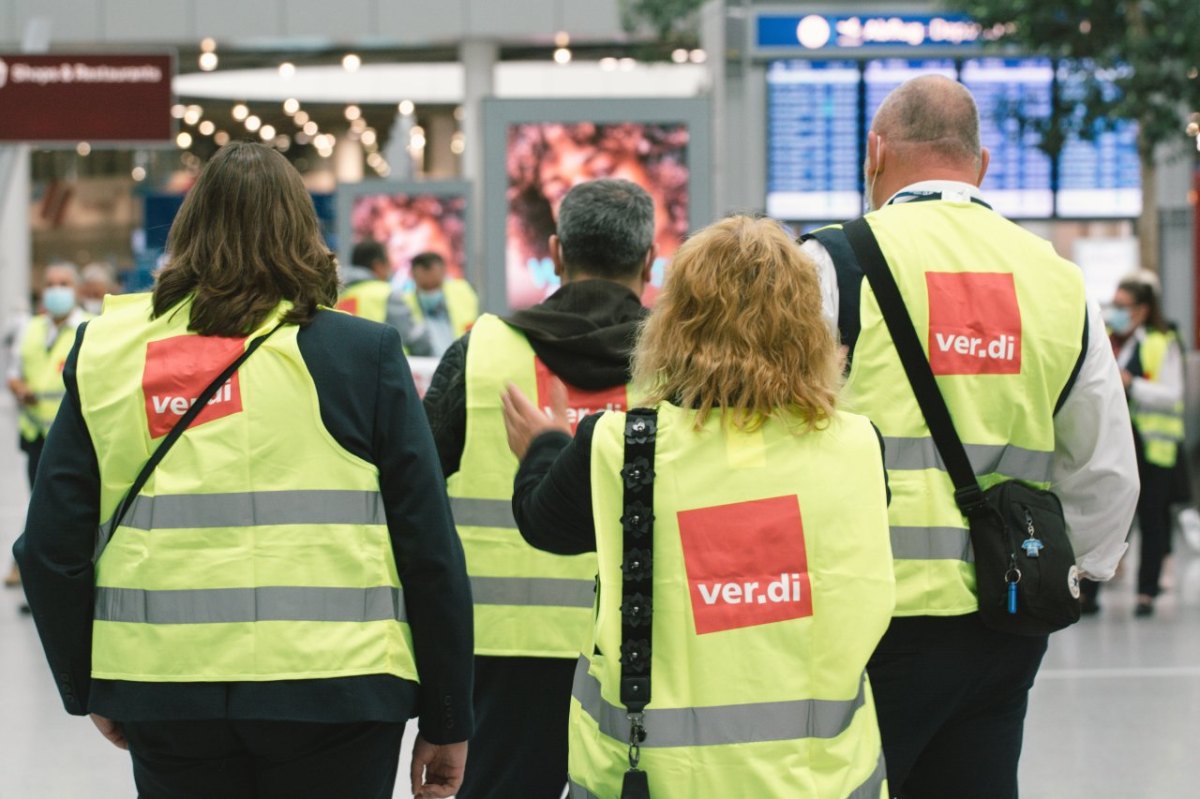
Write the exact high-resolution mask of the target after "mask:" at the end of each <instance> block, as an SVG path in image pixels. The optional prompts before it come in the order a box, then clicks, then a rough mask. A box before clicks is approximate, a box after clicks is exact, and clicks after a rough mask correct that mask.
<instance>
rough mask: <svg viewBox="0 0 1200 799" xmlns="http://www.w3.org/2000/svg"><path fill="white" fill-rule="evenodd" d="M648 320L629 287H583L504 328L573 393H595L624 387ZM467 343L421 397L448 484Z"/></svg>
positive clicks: (458, 445)
mask: <svg viewBox="0 0 1200 799" xmlns="http://www.w3.org/2000/svg"><path fill="white" fill-rule="evenodd" d="M647 313H648V312H647V310H646V309H645V308H644V307H643V306H642V304H641V302H640V301H639V300H638V297H637V295H635V294H634V293H633V292H632V291H630V290H629V289H628V288H627V287H625V286H622V285H620V284H618V283H614V282H612V281H609V280H581V281H579V282H574V283H568V284H567V285H565V286H563V287H562V288H560V289H559V290H558V291H556V292H554V294H552V295H550V297H548V298H547V299H546V300H545V302H542V303H541V304H539V305H535V306H533V307H532V308H529V309H527V310H524V311H517V312H516V313H514V314H512V315H511V316H508V317H505V319H504V321H505V322H507V323H508V324H509V325H512V326H513V327H515V328H517V329H518V330H520V331H521V332H523V333H524V334H525V337H526V338H527V339H529V343H530V345H531V346H532V347H533V350H534V352H536V353H537V356H538V357H539V358H541V359H542V362H543V363H545V364H546V366H548V367H549V368H550V371H552V372H554V374H556V375H558V376H559V377H560V378H562V379H563V380H564V381H566V382H567V383H570V384H571V385H573V386H576V387H578V388H582V389H585V390H588V391H599V390H601V389H605V388H611V387H613V386H617V385H622V384H625V383H628V382H629V366H630V355H631V353H632V351H633V345H634V342H635V341H636V338H637V329H638V325H639V324H641V321H642V319H644V318H645V316H646V314H647ZM470 337H471V334H470V333H467V334H466V335H464V336H463V337H462V338H460V339H459V340H458V341H456V342H454V344H452V345H451V346H450V349H448V350H447V351H446V354H445V355H444V356H442V362H441V363H440V364H439V365H438V368H437V372H435V373H434V376H433V381H432V383H431V384H430V387H429V391H428V393H426V395H425V413H426V415H427V416H428V417H429V424H430V426H431V427H432V428H433V439H434V443H435V444H436V445H437V451H438V456H439V457H440V458H441V461H442V471H443V473H444V474H445V475H446V476H447V477H449V476H450V475H452V474H454V473H455V472H457V471H458V469H459V461H460V460H461V458H462V451H463V445H464V443H465V441H466V434H467V374H466V367H467V347H469V346H470Z"/></svg>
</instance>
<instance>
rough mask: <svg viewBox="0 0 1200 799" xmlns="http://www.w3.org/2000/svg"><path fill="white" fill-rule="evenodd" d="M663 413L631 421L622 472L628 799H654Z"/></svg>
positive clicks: (638, 414) (632, 415) (644, 413)
mask: <svg viewBox="0 0 1200 799" xmlns="http://www.w3.org/2000/svg"><path fill="white" fill-rule="evenodd" d="M657 433H658V412H657V411H655V410H654V409H652V408H635V409H633V410H631V411H629V413H628V414H626V416H625V465H624V467H623V468H622V469H621V479H622V483H623V485H624V500H623V503H622V512H621V531H622V545H621V550H622V562H621V572H622V576H623V579H622V586H621V704H623V705H625V709H626V710H627V711H628V714H629V771H628V772H626V774H625V781H624V787H623V789H622V793H621V795H622V797H626V798H627V799H633V797H643V796H644V797H649V795H650V794H649V787H648V784H647V781H646V774H645V772H643V771H640V770H638V760H639V757H640V748H639V747H640V744H641V743H642V742H643V741H644V740H645V739H646V728H645V725H644V718H643V715H642V711H644V710H645V708H646V703H647V702H649V701H650V660H651V658H650V654H651V642H652V638H653V635H652V629H653V627H652V623H651V622H652V619H653V614H654V444H655V437H656V435H657Z"/></svg>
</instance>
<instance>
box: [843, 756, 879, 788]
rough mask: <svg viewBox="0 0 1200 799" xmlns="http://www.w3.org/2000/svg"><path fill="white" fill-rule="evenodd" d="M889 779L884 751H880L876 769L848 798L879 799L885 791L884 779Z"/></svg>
mask: <svg viewBox="0 0 1200 799" xmlns="http://www.w3.org/2000/svg"><path fill="white" fill-rule="evenodd" d="M886 779H887V763H886V762H885V761H884V759H883V752H880V753H879V760H878V761H877V762H876V763H875V770H874V771H872V772H871V776H870V777H867V781H866V782H864V783H863V784H862V785H860V786H858V787H857V788H855V789H854V790H853V791H851V792H850V795H849V796H847V797H846V799H879V796H880V794H881V793H882V791H883V781H884V780H886Z"/></svg>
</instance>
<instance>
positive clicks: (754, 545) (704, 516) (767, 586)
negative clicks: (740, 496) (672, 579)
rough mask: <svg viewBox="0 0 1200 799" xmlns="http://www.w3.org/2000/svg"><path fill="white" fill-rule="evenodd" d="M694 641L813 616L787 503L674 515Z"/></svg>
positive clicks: (792, 509)
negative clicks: (707, 634) (680, 546)
mask: <svg viewBox="0 0 1200 799" xmlns="http://www.w3.org/2000/svg"><path fill="white" fill-rule="evenodd" d="M678 518H679V534H680V538H681V539H682V541H683V561H684V565H685V567H686V568H687V578H688V590H689V591H690V593H691V598H692V615H693V616H694V617H695V620H696V634H697V635H704V634H705V633H715V632H720V631H722V630H734V629H738V628H740V627H754V626H757V625H760V624H771V623H772V622H779V621H787V620H789V619H802V618H805V617H807V616H811V615H813V605H812V591H811V585H810V581H809V576H808V555H807V554H806V552H805V549H804V524H803V522H802V521H801V518H800V502H799V500H798V499H796V497H795V496H787V497H773V498H771V499H758V500H754V501H752V502H736V503H733V504H731V505H719V506H717V507H713V508H699V509H697V510H685V511H680V512H679V514H678Z"/></svg>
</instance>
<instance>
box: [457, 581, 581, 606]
mask: <svg viewBox="0 0 1200 799" xmlns="http://www.w3.org/2000/svg"><path fill="white" fill-rule="evenodd" d="M595 593H596V584H595V583H594V582H592V581H591V580H564V579H561V578H557V577H472V578H471V596H472V597H473V598H474V600H475V604H476V605H537V606H551V607H564V608H590V607H591V606H592V600H593V599H594V598H595Z"/></svg>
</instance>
